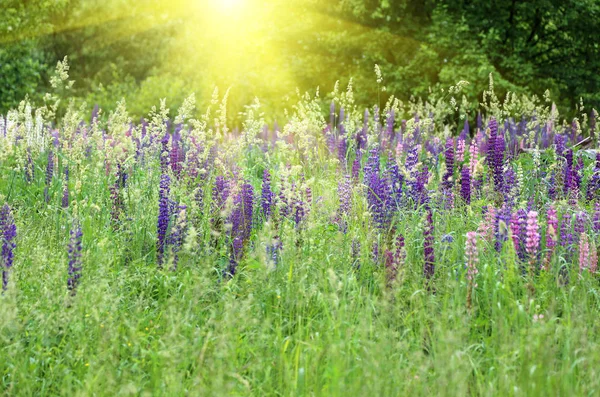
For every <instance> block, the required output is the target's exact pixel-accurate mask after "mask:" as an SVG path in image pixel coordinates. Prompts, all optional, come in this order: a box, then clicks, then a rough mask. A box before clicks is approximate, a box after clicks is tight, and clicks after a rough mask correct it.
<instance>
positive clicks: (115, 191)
mask: <svg viewBox="0 0 600 397" xmlns="http://www.w3.org/2000/svg"><path fill="white" fill-rule="evenodd" d="M109 190H110V201H111V202H112V207H111V209H110V218H111V220H112V222H113V226H114V227H116V226H117V225H118V224H119V220H120V218H121V214H122V213H123V210H124V209H123V199H122V197H121V191H120V189H119V185H118V184H117V183H115V184H113V185H111V186H110V187H109Z"/></svg>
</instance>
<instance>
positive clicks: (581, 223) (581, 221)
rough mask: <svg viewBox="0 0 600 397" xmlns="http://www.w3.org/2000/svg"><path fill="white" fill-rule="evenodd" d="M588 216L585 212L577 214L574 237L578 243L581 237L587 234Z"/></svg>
mask: <svg viewBox="0 0 600 397" xmlns="http://www.w3.org/2000/svg"><path fill="white" fill-rule="evenodd" d="M586 217H587V214H586V213H585V212H584V211H578V212H577V213H576V214H575V224H574V225H573V231H574V232H575V233H574V237H575V240H576V242H579V241H578V238H579V236H580V235H581V234H582V233H584V232H585V218H586Z"/></svg>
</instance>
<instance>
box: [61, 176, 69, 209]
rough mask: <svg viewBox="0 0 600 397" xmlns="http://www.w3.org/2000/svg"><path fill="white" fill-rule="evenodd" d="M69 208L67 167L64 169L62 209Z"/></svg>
mask: <svg viewBox="0 0 600 397" xmlns="http://www.w3.org/2000/svg"><path fill="white" fill-rule="evenodd" d="M68 206H69V167H65V180H64V182H63V196H62V207H63V208H67V207H68Z"/></svg>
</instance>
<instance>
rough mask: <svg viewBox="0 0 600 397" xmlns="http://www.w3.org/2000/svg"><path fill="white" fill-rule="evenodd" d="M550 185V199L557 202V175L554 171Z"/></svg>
mask: <svg viewBox="0 0 600 397" xmlns="http://www.w3.org/2000/svg"><path fill="white" fill-rule="evenodd" d="M548 183H549V185H548V198H549V199H550V200H553V201H554V200H556V173H555V172H554V171H552V174H550V180H549V181H548Z"/></svg>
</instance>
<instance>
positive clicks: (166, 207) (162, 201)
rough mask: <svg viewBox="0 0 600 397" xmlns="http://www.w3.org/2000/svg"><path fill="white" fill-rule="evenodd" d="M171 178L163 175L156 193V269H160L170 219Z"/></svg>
mask: <svg viewBox="0 0 600 397" xmlns="http://www.w3.org/2000/svg"><path fill="white" fill-rule="evenodd" d="M170 194H171V178H170V177H169V175H167V174H163V175H162V177H161V179H160V189H159V192H158V223H157V237H158V238H157V242H156V253H157V255H156V256H157V262H158V267H159V268H162V266H163V262H164V257H165V248H166V245H167V231H168V228H169V222H170V218H171V202H170Z"/></svg>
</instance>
